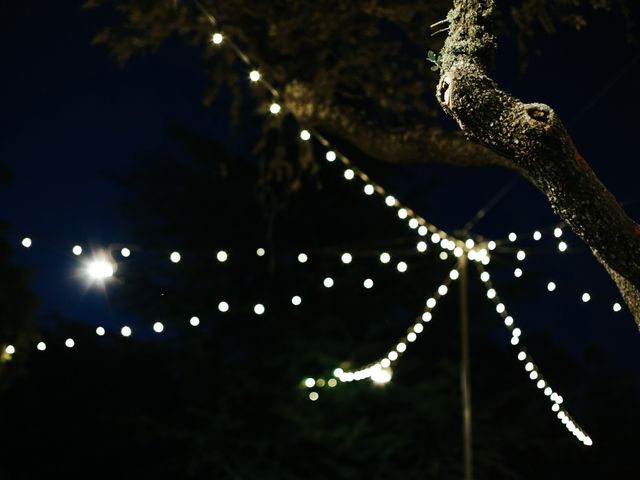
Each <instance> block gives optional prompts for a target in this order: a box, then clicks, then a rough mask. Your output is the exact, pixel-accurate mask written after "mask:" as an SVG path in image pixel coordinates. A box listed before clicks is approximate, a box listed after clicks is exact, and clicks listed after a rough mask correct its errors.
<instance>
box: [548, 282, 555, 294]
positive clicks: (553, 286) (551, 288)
mask: <svg viewBox="0 0 640 480" xmlns="http://www.w3.org/2000/svg"><path fill="white" fill-rule="evenodd" d="M555 289H556V284H555V283H554V282H549V283H547V290H549V291H550V292H553V291H554V290H555Z"/></svg>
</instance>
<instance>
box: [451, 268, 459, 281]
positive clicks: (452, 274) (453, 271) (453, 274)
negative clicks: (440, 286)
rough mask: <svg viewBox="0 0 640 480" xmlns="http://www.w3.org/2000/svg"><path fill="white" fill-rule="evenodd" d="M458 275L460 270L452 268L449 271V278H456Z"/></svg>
mask: <svg viewBox="0 0 640 480" xmlns="http://www.w3.org/2000/svg"><path fill="white" fill-rule="evenodd" d="M459 277H460V272H458V270H455V269H454V270H451V271H450V272H449V278H450V279H451V280H457V279H458V278H459Z"/></svg>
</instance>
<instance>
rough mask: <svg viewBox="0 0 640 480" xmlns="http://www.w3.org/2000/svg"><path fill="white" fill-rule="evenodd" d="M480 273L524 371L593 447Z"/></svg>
mask: <svg viewBox="0 0 640 480" xmlns="http://www.w3.org/2000/svg"><path fill="white" fill-rule="evenodd" d="M478 269H479V271H480V280H482V282H483V283H484V284H485V286H486V288H487V297H488V298H489V299H490V300H491V301H492V302H493V303H494V305H495V308H496V312H497V313H498V314H499V315H500V316H501V317H502V320H503V323H504V325H505V327H507V329H508V330H509V332H511V340H510V342H511V345H513V346H514V347H516V350H517V352H518V353H517V359H518V360H519V361H520V362H522V363H523V365H524V370H525V372H526V373H527V375H528V376H529V379H530V380H531V381H532V382H534V384H535V385H536V387H537V388H538V389H539V390H540V391H541V392H543V393H544V395H545V396H546V397H548V399H549V401H550V402H551V411H552V412H553V413H554V414H555V415H556V417H557V418H558V420H560V421H561V422H562V424H563V425H564V426H565V427H566V428H567V430H568V431H569V432H571V433H572V434H573V435H574V436H575V437H576V438H577V439H578V440H579V441H580V442H582V443H583V444H584V445H586V446H591V445H593V441H592V440H591V438H590V437H589V436H588V435H587V434H586V433H585V431H584V430H583V429H582V428H581V427H580V426H579V425H578V424H577V422H576V421H575V420H573V418H572V417H571V415H569V413H568V412H567V410H566V409H565V408H564V407H563V406H562V404H563V398H562V396H561V395H559V394H558V393H557V392H555V391H554V390H553V389H552V388H551V386H550V385H549V382H548V381H547V380H545V378H544V377H543V376H542V373H541V372H540V369H539V368H538V366H537V365H536V364H535V362H534V360H533V358H532V357H531V355H530V354H529V353H528V352H527V350H526V349H525V348H524V347H523V346H522V344H521V343H522V342H521V335H522V330H521V329H520V328H519V327H517V326H516V322H515V321H514V319H513V317H512V316H511V315H509V313H508V312H507V308H506V306H505V305H504V303H502V302H501V301H500V298H499V296H498V293H497V292H496V290H495V288H494V286H493V284H492V282H491V275H490V274H489V272H487V271H486V270H485V269H484V268H483V267H482V266H480V265H478Z"/></svg>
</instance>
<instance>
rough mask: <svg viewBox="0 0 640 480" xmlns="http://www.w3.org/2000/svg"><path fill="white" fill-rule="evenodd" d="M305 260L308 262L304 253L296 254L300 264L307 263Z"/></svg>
mask: <svg viewBox="0 0 640 480" xmlns="http://www.w3.org/2000/svg"><path fill="white" fill-rule="evenodd" d="M307 260H309V257H307V254H306V253H300V254H298V261H299V262H300V263H307Z"/></svg>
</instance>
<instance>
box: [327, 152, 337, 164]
mask: <svg viewBox="0 0 640 480" xmlns="http://www.w3.org/2000/svg"><path fill="white" fill-rule="evenodd" d="M324 158H326V159H327V162H334V161H335V159H336V152H334V151H332V150H329V151H328V152H327V154H326V155H325V156H324Z"/></svg>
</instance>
